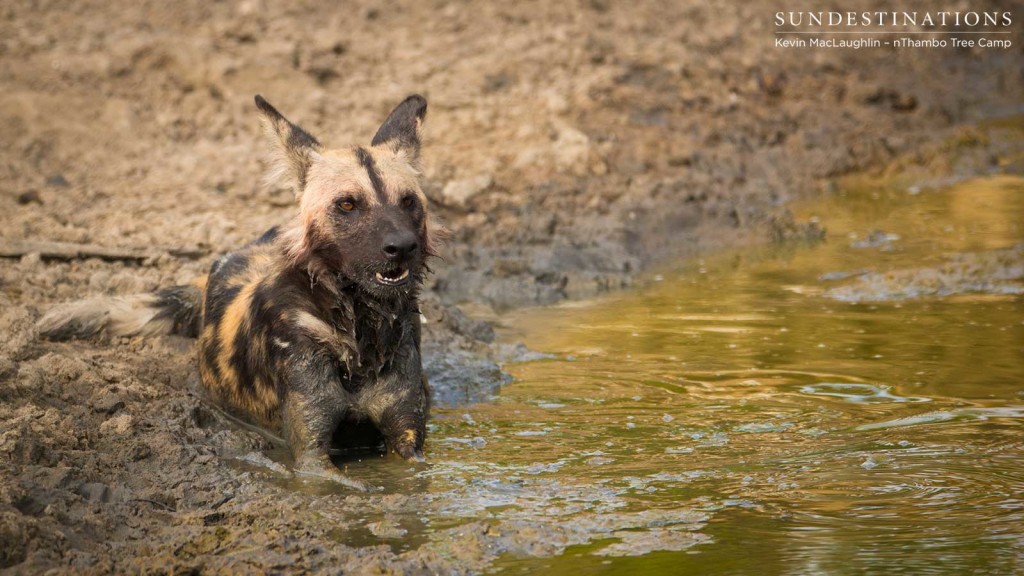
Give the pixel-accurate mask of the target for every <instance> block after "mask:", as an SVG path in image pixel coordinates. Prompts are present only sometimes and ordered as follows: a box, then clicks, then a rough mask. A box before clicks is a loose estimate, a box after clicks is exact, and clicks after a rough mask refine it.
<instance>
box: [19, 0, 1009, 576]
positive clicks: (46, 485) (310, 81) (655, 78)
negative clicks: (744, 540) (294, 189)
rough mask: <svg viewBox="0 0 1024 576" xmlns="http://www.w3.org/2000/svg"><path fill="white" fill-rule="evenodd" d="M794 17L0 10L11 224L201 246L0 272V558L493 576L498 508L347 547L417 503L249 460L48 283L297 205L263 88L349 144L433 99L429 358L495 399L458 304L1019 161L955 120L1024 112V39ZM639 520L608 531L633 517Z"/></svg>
mask: <svg viewBox="0 0 1024 576" xmlns="http://www.w3.org/2000/svg"><path fill="white" fill-rule="evenodd" d="M854 4H856V5H857V6H856V7H855V6H851V8H850V9H861V7H863V8H864V9H867V8H870V7H872V6H874V5H875V3H872V2H855V3H854ZM775 9H776V7H775V6H773V5H770V4H766V3H752V4H751V3H747V4H744V5H742V6H737V7H729V8H728V9H726V8H715V7H709V6H700V7H687V6H671V7H666V6H663V5H655V4H651V5H640V6H635V7H634V6H626V5H615V4H614V3H606V2H583V3H579V4H570V5H564V6H548V5H546V4H544V3H520V4H518V5H516V6H514V7H510V6H497V5H492V4H489V3H483V2H470V3H466V4H457V3H435V4H423V3H386V4H374V5H368V6H365V7H361V8H358V9H339V8H337V7H334V6H331V7H326V6H319V5H308V6H298V5H291V6H289V7H285V8H281V7H272V6H268V5H264V4H262V3H260V2H250V1H243V2H233V3H219V4H213V5H208V4H207V3H200V2H194V3H186V4H184V5H182V4H178V5H176V7H175V8H174V9H173V10H172V9H171V8H168V7H165V6H163V5H162V4H159V3H141V4H138V3H135V4H124V5H114V6H111V5H108V4H105V3H89V2H86V3H77V4H75V5H74V6H72V7H63V6H41V7H34V8H29V7H27V6H9V7H5V8H4V10H3V11H2V14H0V37H2V38H4V40H3V42H2V44H0V71H2V73H3V76H4V78H5V79H6V82H5V90H4V93H3V94H2V95H0V133H2V134H3V136H4V140H5V143H6V146H5V147H4V148H3V149H2V150H0V160H2V161H0V175H2V181H3V184H2V189H0V203H2V205H3V216H0V221H2V222H3V226H2V227H0V240H9V241H13V240H17V241H21V240H52V241H63V242H75V243H91V244H95V245H100V246H111V247H132V248H135V247H145V248H149V249H155V250H156V251H157V252H162V251H165V250H172V249H173V250H178V249H183V250H186V251H188V252H190V253H194V254H196V256H195V257H191V258H183V257H175V256H171V255H170V254H167V255H159V256H156V257H153V258H149V259H145V260H143V261H141V262H135V263H125V262H111V261H105V260H101V259H84V260H73V261H70V262H64V261H49V260H44V259H42V258H40V257H39V256H38V255H35V254H27V255H25V256H23V257H21V258H19V259H4V260H2V261H0V289H2V290H0V304H2V306H3V310H2V312H0V329H2V330H0V332H3V334H2V335H0V341H2V346H0V398H2V405H0V421H2V423H3V424H2V426H0V428H2V430H3V432H0V452H2V453H3V454H4V456H5V457H4V459H3V463H2V464H0V466H2V470H3V472H2V482H0V518H2V520H0V566H2V567H13V569H14V570H15V571H21V572H26V573H36V572H39V571H42V570H45V569H48V568H58V569H60V568H63V569H66V570H75V571H90V570H91V571H94V572H104V571H107V570H108V569H110V568H111V567H113V568H117V569H125V570H131V569H138V570H142V569H148V570H166V571H171V570H177V569H180V570H186V569H193V568H201V567H209V568H211V569H216V568H223V569H226V570H257V569H262V568H269V567H273V569H280V570H282V571H289V570H296V571H297V570H300V569H301V568H302V567H311V568H315V567H323V568H328V567H332V568H333V567H339V566H340V567H345V566H347V567H349V568H351V569H356V568H360V567H361V568H365V569H367V570H369V569H370V567H374V566H378V567H382V569H384V570H394V571H424V572H427V571H454V572H472V571H479V570H481V569H483V568H484V567H485V566H486V564H487V562H486V558H490V557H491V556H493V555H494V554H497V553H499V552H500V551H502V550H506V551H512V550H519V551H521V552H523V553H530V554H533V553H538V552H536V551H535V550H533V549H532V548H529V547H528V546H526V545H525V544H522V543H521V542H520V543H515V542H506V543H504V544H500V543H499V544H494V543H493V537H491V536H487V534H488V532H487V530H486V529H484V528H482V527H481V528H480V530H475V529H474V530H470V529H468V528H467V530H466V531H464V532H463V533H461V534H459V535H458V537H456V536H455V535H454V534H455V533H453V534H447V533H446V532H443V531H439V532H437V533H435V535H434V536H433V538H434V539H433V540H432V542H433V543H432V544H431V545H430V546H428V545H426V544H422V543H414V545H410V546H409V547H407V549H405V550H402V549H401V548H400V547H399V548H397V549H391V548H388V547H384V548H383V549H382V548H381V547H380V546H377V547H369V548H363V547H358V546H354V545H353V539H352V537H351V535H350V534H349V533H348V532H346V530H345V526H347V525H349V524H358V522H357V519H358V515H359V510H360V509H363V508H374V509H382V508H387V507H388V506H396V507H401V506H403V505H404V504H403V502H404V500H403V499H409V498H412V499H415V498H416V496H415V494H414V493H411V494H394V495H370V496H363V495H359V496H339V495H337V494H333V495H326V496H324V495H316V494H315V493H314V494H310V493H306V492H295V491H294V490H291V489H290V488H288V487H287V486H282V485H279V484H276V483H274V482H273V481H269V480H268V475H269V476H270V477H272V476H273V474H271V473H268V472H267V470H266V467H256V468H255V469H251V470H246V469H243V470H240V469H239V468H238V467H237V466H235V465H234V464H232V462H234V461H235V460H234V458H235V457H236V456H245V455H247V454H251V453H256V454H261V453H264V452H268V451H272V450H273V446H272V445H271V444H269V443H268V442H267V441H266V440H265V439H263V438H262V437H260V436H258V435H256V434H253V433H251V432H247V431H245V430H241V429H239V428H237V427H236V426H234V425H232V424H230V423H227V422H224V421H223V420H222V419H221V418H220V417H219V416H218V415H217V414H216V413H214V412H212V411H210V410H209V409H208V408H206V407H205V406H204V404H203V403H202V401H201V400H200V399H199V397H198V396H197V395H196V394H195V393H194V392H193V390H194V388H193V386H194V384H193V382H194V379H195V377H194V374H195V366H194V361H193V359H192V357H191V345H190V343H189V342H188V341H184V340H178V339H173V338H167V339H156V340H148V341H141V340H123V341H117V342H112V343H75V344H68V345H54V344H42V343H39V342H38V341H37V340H36V339H35V334H34V331H33V322H34V320H35V319H36V318H38V316H39V314H40V312H41V311H42V310H44V309H46V308H47V307H48V306H50V305H52V304H54V303H56V302H61V301H65V300H70V299H76V298H82V297H85V296H89V295H97V294H125V293H133V292H141V291H148V290H153V289H155V288H157V287H160V286H165V285H168V284H174V283H184V282H188V281H189V280H191V279H192V278H194V277H196V276H199V275H201V274H204V273H205V271H206V269H207V268H208V266H209V263H210V261H212V259H213V258H214V257H215V256H216V255H218V254H222V253H224V252H226V251H228V250H231V249H233V248H235V247H237V246H240V245H242V244H244V243H245V242H247V241H249V240H250V239H251V238H253V237H255V236H256V235H258V234H259V233H260V232H262V231H263V230H265V229H266V228H268V227H270V226H272V225H274V224H278V223H280V222H282V221H285V220H287V219H288V218H289V217H290V216H291V214H292V209H293V208H292V198H291V196H290V193H288V192H287V191H284V190H275V189H266V188H264V187H262V186H261V185H260V178H261V169H262V164H261V154H260V151H261V150H262V146H263V143H262V141H261V140H260V135H259V133H258V127H257V123H256V120H255V114H254V110H253V106H252V104H251V102H252V95H253V94H255V93H257V92H258V93H262V94H264V95H265V96H267V97H268V99H270V100H271V101H273V102H274V103H275V104H276V105H277V106H278V107H279V108H280V109H281V110H282V111H284V112H285V113H286V114H287V115H288V116H289V117H291V118H293V119H295V120H296V121H297V122H299V123H301V124H302V125H304V126H305V127H306V128H308V129H309V130H311V131H312V132H313V133H314V134H316V135H317V136H319V137H320V138H321V139H322V140H323V141H325V142H327V143H331V144H343V143H349V142H364V141H366V140H367V139H368V138H369V137H370V135H371V134H372V132H373V130H374V128H375V127H376V126H377V125H378V123H379V122H380V120H381V119H382V118H383V115H384V114H385V113H386V112H387V111H388V110H389V109H390V108H391V107H392V106H393V105H394V103H395V102H398V101H399V100H400V99H401V98H402V97H404V96H405V95H406V94H407V93H410V92H414V91H418V92H422V93H424V94H425V95H426V96H427V98H428V99H429V100H430V106H431V108H430V113H429V116H428V121H427V125H426V141H425V144H424V153H425V164H426V172H425V179H426V186H427V192H428V195H429V196H430V197H431V199H432V200H433V202H434V209H435V210H436V211H437V212H438V213H439V214H440V215H441V217H442V219H443V220H444V221H445V222H446V223H447V225H448V227H449V228H451V229H452V231H453V236H452V239H451V241H450V243H449V246H448V247H447V249H446V252H445V258H444V260H443V261H442V262H439V263H438V265H437V266H436V268H437V273H436V274H435V276H434V277H433V279H432V280H431V282H430V285H429V287H428V288H429V290H428V293H427V295H426V296H425V302H424V310H423V311H424V314H425V316H426V318H427V320H428V324H427V329H426V343H425V356H426V364H427V369H428V372H429V373H430V375H431V378H432V380H433V382H434V385H435V387H436V388H437V389H438V391H439V398H440V399H441V400H442V401H443V402H446V403H460V402H468V401H476V400H481V399H486V398H487V397H488V395H489V394H491V393H492V392H493V391H494V390H495V388H496V386H497V385H499V384H500V383H502V382H504V381H506V377H505V376H504V375H503V374H502V373H501V371H500V367H499V361H500V360H501V359H502V358H506V357H513V358H514V357H517V356H519V355H521V354H523V353H524V352H523V351H522V350H521V349H518V348H515V347H507V346H505V347H499V346H496V345H495V344H494V333H493V329H492V328H491V327H490V326H489V325H488V324H487V323H486V322H482V321H480V320H478V319H474V318H473V316H472V315H468V314H466V312H465V311H464V310H471V311H472V312H474V313H475V314H476V315H477V316H479V317H488V316H490V315H492V314H493V313H494V312H500V311H503V310H508V309H510V308H515V307H519V306H524V305H534V304H547V303H553V302H557V301H559V300H562V299H564V298H574V297H583V296H590V295H594V294H596V293H600V292H603V291H607V290H613V289H618V288H621V287H625V286H629V285H631V284H632V283H633V282H634V278H635V275H636V274H637V273H638V272H640V271H641V270H643V269H644V267H645V266H647V265H648V264H649V263H650V262H653V261H657V260H659V259H663V258H668V257H675V256H679V255H686V254H691V253H694V252H695V251H698V250H709V249H715V248H718V247H722V246H727V245H736V244H741V243H753V242H764V241H769V240H773V239H774V240H787V239H794V238H796V239H800V238H807V237H811V238H813V237H815V236H816V235H817V230H816V228H815V227H814V226H813V225H809V224H808V223H807V222H799V221H794V220H793V219H792V217H791V216H789V215H788V213H787V212H786V208H785V206H786V204H787V202H789V201H791V200H793V199H796V198H802V197H808V196H813V195H815V194H817V193H820V192H821V191H822V190H827V189H828V188H829V186H830V182H831V181H832V179H834V178H836V177H838V176H841V175H843V174H846V173H848V172H851V171H855V170H862V169H869V168H877V167H882V166H885V165H886V164H888V163H889V162H890V161H892V160H893V159H895V158H897V157H899V158H903V159H904V160H902V161H901V162H903V166H902V168H901V169H907V167H908V166H909V167H919V168H920V170H921V172H923V173H927V174H928V176H929V177H930V178H941V177H950V176H956V175H957V174H960V173H980V172H984V171H986V170H988V169H990V168H992V167H996V166H1002V167H1004V169H1007V168H1006V167H1007V166H1008V165H1007V161H1006V158H1007V155H1006V150H1005V148H1000V142H1002V141H1003V140H1002V139H1001V136H1000V135H999V134H1000V132H999V131H1000V130H1011V129H1013V128H1012V127H1011V128H1007V127H1000V126H990V127H988V128H985V129H980V130H979V129H974V130H965V129H961V128H958V126H959V125H961V124H962V123H969V122H974V121H976V120H979V119H982V118H986V117H991V116H998V115H1001V114H1004V113H1009V112H1019V111H1020V110H1019V109H1015V108H1014V106H1018V105H1019V102H1020V101H1021V92H1022V91H1021V77H1020V70H1019V64H1018V62H1019V58H1020V49H1019V48H1015V49H1012V50H1009V51H969V50H967V51H949V52H934V51H921V50H917V51H901V52H897V53H886V55H885V56H884V57H883V56H881V55H880V54H879V53H877V52H872V51H829V52H789V51H783V50H775V49H772V48H771V47H770V42H771V36H772V28H771V22H770V18H769V15H770V13H771V12H772V11H773V10H775ZM496 39H500V42H498V41H496ZM936 70H941V73H936ZM950 146H954V147H956V149H957V154H955V155H951V154H950V153H949V151H950ZM908 153H910V154H909V155H908ZM951 156H955V157H956V158H967V159H968V160H965V161H963V162H961V163H957V162H951V161H948V158H950V157H951ZM1016 161H1017V162H1018V164H1019V158H1018V160H1016ZM1009 166H1010V168H1012V164H1011V165H1009ZM823 224H824V225H825V226H827V225H828V223H827V222H825V223H823ZM460 306H461V309H460ZM412 492H414V489H413V490H412ZM410 506H413V507H416V506H419V504H416V505H412V504H410ZM325 509H332V510H337V511H338V512H337V515H325V514H322V513H320V512H318V511H322V510H325ZM424 510H426V511H425V512H424V514H426V515H429V514H432V513H435V512H436V509H432V508H429V507H427V508H424ZM432 510H433V511H434V512H432ZM311 511H312V512H311ZM314 512H315V513H314ZM619 520H621V521H616V522H613V523H612V525H609V526H610V527H609V528H608V530H627V529H629V528H630V526H631V524H630V522H639V521H641V520H637V519H619ZM380 529H381V530H383V531H385V532H386V531H388V527H387V526H382V527H380ZM522 530H524V529H523V528H521V527H519V528H515V527H512V528H509V530H508V531H507V532H502V533H512V534H516V533H518V532H521V531H522ZM524 533H529V532H524ZM547 537H548V535H543V538H542V537H541V536H537V538H535V539H532V540H531V541H532V542H536V541H539V540H542V539H546V538H547ZM560 537H561V538H563V539H565V540H566V541H572V542H579V541H582V540H585V539H586V538H591V537H592V535H591V536H580V535H578V534H575V533H573V534H566V535H562V536H560ZM460 538H465V539H467V540H465V541H463V540H460ZM489 538H491V539H489ZM682 540H685V538H684V537H681V536H680V541H681V542H682ZM421 544H422V545H421ZM680 545H682V543H681V544H680ZM431 546H433V548H431ZM444 550H448V551H449V552H445V551H444ZM451 550H458V554H454V553H453V552H450V551H451ZM467 555H468V556H467Z"/></svg>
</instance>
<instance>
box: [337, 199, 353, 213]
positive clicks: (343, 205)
mask: <svg viewBox="0 0 1024 576" xmlns="http://www.w3.org/2000/svg"><path fill="white" fill-rule="evenodd" d="M355 209H356V201H355V200H353V199H351V198H344V199H341V200H338V210H341V211H342V212H351V211H353V210H355Z"/></svg>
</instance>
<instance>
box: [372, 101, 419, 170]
mask: <svg viewBox="0 0 1024 576" xmlns="http://www.w3.org/2000/svg"><path fill="white" fill-rule="evenodd" d="M426 117H427V99H426V98H424V97H423V96H420V95H419V94H413V95H412V96H409V97H408V98H406V99H405V100H402V103H401V104H399V105H398V106H396V107H395V109H394V110H392V111H391V114H388V117H387V119H386V120H384V123H383V124H381V125H380V128H378V129H377V134H376V135H374V137H373V140H372V141H371V142H370V145H371V146H378V145H381V144H388V145H390V146H392V147H394V148H395V149H396V150H405V151H406V152H407V153H408V154H409V157H410V158H412V159H414V160H415V159H417V158H419V154H420V128H421V127H422V126H423V120H424V119H425V118H426Z"/></svg>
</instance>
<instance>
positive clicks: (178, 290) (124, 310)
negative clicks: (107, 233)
mask: <svg viewBox="0 0 1024 576" xmlns="http://www.w3.org/2000/svg"><path fill="white" fill-rule="evenodd" d="M204 284H205V279H204V280H203V281H198V282H196V283H194V284H190V285H186V286H172V287H170V288H164V289H162V290H159V291H157V292H156V293H154V294H136V295H133V296H112V297H102V298H90V299H89V300H80V301H78V302H70V303H68V304H61V305H59V306H57V307H56V308H54V309H52V310H50V311H49V312H47V313H46V314H45V315H44V316H43V317H42V318H41V319H40V320H39V322H38V324H36V327H37V328H38V329H39V335H40V336H42V337H43V338H47V339H49V340H70V339H73V338H89V337H91V336H97V335H100V336H157V335H161V334H178V335H180V336H190V337H193V338H195V337H196V336H198V335H199V330H200V329H201V328H202V322H203V288H204Z"/></svg>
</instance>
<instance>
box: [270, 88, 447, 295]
mask: <svg viewBox="0 0 1024 576" xmlns="http://www.w3.org/2000/svg"><path fill="white" fill-rule="evenodd" d="M256 106H257V107H258V108H259V110H260V114H261V116H262V120H263V124H264V126H265V128H266V131H267V133H268V134H269V135H270V136H271V137H272V139H273V140H274V143H275V147H274V165H273V172H272V176H273V177H276V178H278V179H280V178H283V179H284V180H285V182H286V183H288V184H290V185H291V186H293V187H294V189H295V191H296V195H297V197H298V199H299V216H298V219H297V221H296V223H295V225H294V226H293V227H292V228H291V229H290V230H288V231H287V232H286V233H285V234H283V238H284V240H285V241H286V242H287V243H288V247H287V250H288V254H289V257H290V259H291V262H292V263H293V264H294V265H296V266H300V267H307V268H308V269H309V270H311V271H312V272H313V273H315V274H325V273H336V274H341V275H343V276H345V277H346V278H348V279H349V280H351V281H353V282H355V283H356V284H357V285H358V286H360V287H361V288H362V289H363V290H364V291H366V292H368V293H369V294H372V295H374V296H376V297H378V298H384V299H394V298H400V297H404V296H408V295H410V294H413V293H414V290H415V287H416V286H417V285H418V284H419V283H420V282H421V281H422V278H423V274H424V272H425V270H426V265H425V263H426V262H425V261H426V259H427V258H428V257H429V256H433V255H435V253H436V252H435V251H436V245H435V242H436V241H437V238H436V237H437V235H438V233H437V231H436V227H435V225H434V224H433V223H432V222H431V220H430V218H429V215H428V214H427V198H426V196H424V194H423V191H422V190H421V189H420V185H419V176H420V174H419V155H420V128H421V126H422V125H423V120H424V118H425V116H426V113H427V101H426V100H425V99H424V98H423V97H422V96H419V95H414V96H409V97H408V98H406V99H405V100H404V101H402V103H401V104H399V105H398V107H396V108H395V109H394V110H393V111H392V112H391V114H390V115H389V116H388V117H387V119H386V120H384V123H383V124H382V125H381V126H380V128H379V129H378V130H377V134H376V135H375V136H374V137H373V140H372V141H371V143H370V146H368V147H360V146H354V147H351V148H338V149H331V150H328V149H325V148H324V147H323V146H322V145H321V144H320V142H318V141H317V139H316V138H314V137H313V136H311V135H310V134H309V133H308V132H306V131H305V130H303V129H302V128H299V127H298V126H296V125H295V124H292V123H291V122H289V121H288V119H286V118H285V117H284V116H282V115H281V113H280V112H278V111H277V110H276V109H275V108H274V107H273V106H271V105H270V103H268V102H267V101H266V100H264V99H263V98H262V97H260V96H256Z"/></svg>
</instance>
